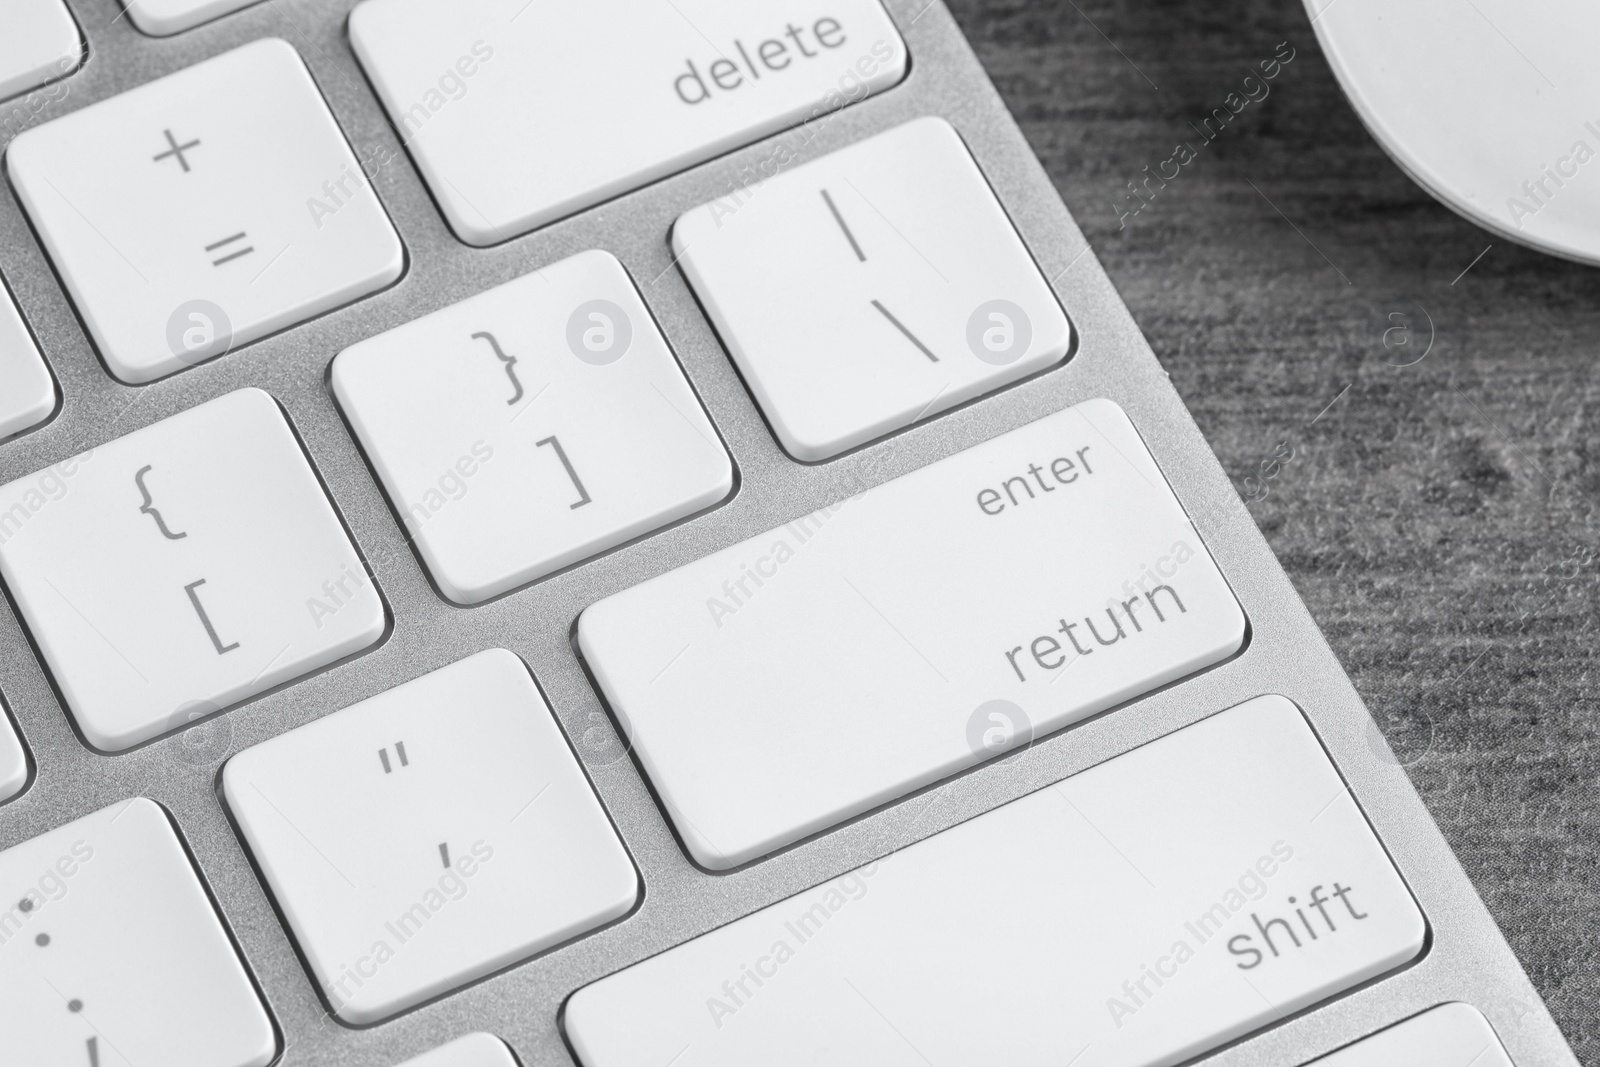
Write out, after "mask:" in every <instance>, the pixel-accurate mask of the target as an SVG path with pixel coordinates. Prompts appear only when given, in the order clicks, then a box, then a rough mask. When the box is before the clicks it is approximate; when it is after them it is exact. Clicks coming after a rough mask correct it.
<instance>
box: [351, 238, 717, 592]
mask: <svg viewBox="0 0 1600 1067" xmlns="http://www.w3.org/2000/svg"><path fill="white" fill-rule="evenodd" d="M333 390H334V395H335V396H337V397H338V400H339V405H340V407H341V408H343V409H344V412H345V415H346V417H347V418H348V419H349V420H350V424H351V426H353V427H354V428H355V431H356V436H357V437H358V438H360V440H361V444H362V446H363V448H365V449H366V452H367V455H368V456H369V457H370V458H371V460H372V464H373V466H374V467H376V468H377V470H378V473H379V476H380V478H381V479H382V481H383V485H384V488H385V489H386V490H388V493H389V499H390V500H391V501H393V502H394V506H395V510H396V511H397V512H399V514H400V517H401V520H402V521H403V522H404V524H405V526H406V530H407V532H408V533H410V534H411V536H412V537H413V538H415V540H416V544H417V547H418V548H419V549H420V550H421V552H422V556H423V559H424V560H426V561H427V564H428V571H429V573H431V574H432V575H433V578H434V581H436V582H437V583H438V584H439V587H440V589H441V590H443V592H444V594H445V596H447V597H449V598H450V599H451V600H453V601H455V602H456V603H458V604H475V603H479V602H481V601H483V600H486V599H488V598H489V597H492V596H495V595H497V594H499V593H503V592H505V591H506V590H508V589H512V588H514V587H516V586H518V585H521V584H523V583H525V582H529V581H532V580H533V579H535V578H538V577H541V576H543V575H546V574H549V573H550V572H551V571H555V570H559V569H560V568H562V567H565V566H567V565H568V564H570V563H575V562H577V561H578V560H581V559H584V558H586V557H589V556H592V555H594V554H595V553H597V552H602V551H604V550H606V549H608V548H612V547H614V546H616V545H619V544H621V543H623V542H624V541H627V540H629V539H630V538H633V537H637V536H639V535H640V534H643V533H647V532H649V531H650V530H654V529H658V528H660V527H662V526H664V525H666V524H668V523H670V522H674V521H676V520H678V519H681V518H683V517H684V516H686V515H691V514H693V513H694V512H696V511H699V510H701V509H703V508H706V507H709V506H710V505H712V504H714V503H716V502H717V501H719V500H721V499H723V498H724V497H726V496H727V495H728V493H729V492H731V491H732V489H733V465H732V463H731V462H730V461H729V459H728V455H727V452H726V451H724V449H723V447H722V445H721V444H720V443H719V442H718V440H717V433H716V430H715V429H713V428H712V426H711V422H710V420H709V419H707V418H706V415H705V413H704V411H702V410H701V408H700V403H699V401H698V400H697V399H696V398H695V395H694V393H693V391H691V390H690V388H689V384H688V382H686V381H685V380H684V377H683V372H682V371H681V370H679V369H678V364H677V362H676V361H675V360H674V359H673V358H672V352H671V351H670V350H669V349H668V348H667V343H666V341H665V339H663V338H662V336H661V333H660V331H659V330H657V328H656V325H655V322H654V320H653V319H651V317H650V313H649V312H648V311H647V310H646V309H645V306H644V303H643V301H641V300H640V299H639V294H638V292H637V291H636V290H635V289H634V287H633V283H632V282H631V281H629V280H628V275H627V272H626V271H624V270H623V269H622V264H621V263H618V262H617V260H616V257H614V256H612V255H611V254H610V253H608V252H581V253H579V254H578V255H576V256H573V257H571V258H570V259H565V260H562V261H561V262H559V263H556V264H554V265H553V266H549V267H545V268H544V269H543V270H540V271H537V272H535V273H533V274H528V275H525V276H523V277H521V278H518V279H517V280H516V281H512V282H507V283H506V284H505V285H501V286H498V287H497V288H494V289H491V290H489V291H488V292H486V293H481V294H479V295H478V296H475V297H473V298H471V299H470V300H464V301H462V302H461V303H459V304H455V305H453V306H451V307H448V308H445V309H443V310H441V311H436V312H434V313H433V314H431V315H428V316H426V317H424V318H421V319H418V320H417V321H415V322H412V323H408V324H406V325H405V326H401V327H398V328H397V329H394V330H390V331H389V332H388V333H385V334H382V335H380V336H378V337H374V338H372V339H370V340H367V341H363V342H361V343H360V344H357V345H354V346H352V347H351V348H348V349H346V350H345V351H343V352H341V353H340V354H339V356H338V358H337V359H335V360H334V362H333Z"/></svg>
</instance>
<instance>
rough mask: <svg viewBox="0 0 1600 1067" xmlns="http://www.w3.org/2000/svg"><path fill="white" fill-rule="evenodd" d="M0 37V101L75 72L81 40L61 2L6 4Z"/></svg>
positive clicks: (14, 1) (38, 0)
mask: <svg viewBox="0 0 1600 1067" xmlns="http://www.w3.org/2000/svg"><path fill="white" fill-rule="evenodd" d="M3 18H4V19H5V33H4V34H0V99H4V98H6V97H8V96H15V95H16V94H17V93H25V92H27V91H28V90H29V89H32V88H34V87H35V86H39V85H43V84H44V83H45V82H47V81H49V80H50V79H52V78H59V77H62V76H63V75H66V74H70V73H72V72H73V71H75V70H77V69H78V65H79V64H80V63H82V62H83V40H82V39H81V38H80V37H79V36H78V26H77V23H75V22H73V21H72V14H71V13H70V12H69V11H67V5H66V4H64V3H62V2H61V0H9V2H8V3H7V4H6V5H5V8H4V14H3Z"/></svg>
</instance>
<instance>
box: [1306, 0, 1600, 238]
mask: <svg viewBox="0 0 1600 1067" xmlns="http://www.w3.org/2000/svg"><path fill="white" fill-rule="evenodd" d="M1305 6H1306V10H1307V12H1308V13H1309V14H1310V15H1311V23H1312V25H1313V26H1314V27H1315V28H1316V31H1317V38H1318V40H1320V41H1321V43H1322V49H1323V51H1324V53H1326V55H1327V57H1328V62H1329V64H1330V65H1331V66H1332V67H1333V70H1334V73H1335V74H1336V75H1337V76H1338V78H1339V81H1340V83H1341V84H1342V85H1343V86H1344V90H1345V92H1346V93H1347V94H1348V95H1349V97H1350V101H1351V103H1352V104H1354V105H1355V109H1356V113H1357V114H1359V115H1360V116H1361V121H1362V122H1364V123H1366V126H1367V129H1369V130H1371V131H1372V135H1373V136H1374V137H1376V138H1377V140H1378V143H1379V144H1380V145H1382V146H1383V148H1384V150H1385V151H1386V152H1388V153H1389V155H1391V156H1392V157H1394V160H1395V162H1397V163H1399V164H1400V166H1401V167H1402V168H1403V169H1404V170H1405V172H1406V173H1407V174H1409V175H1410V176H1411V177H1412V179H1413V180H1415V181H1416V182H1417V183H1418V184H1419V185H1421V186H1422V187H1423V188H1424V189H1426V190H1427V191H1428V192H1430V193H1432V194H1433V195H1434V196H1435V197H1437V198H1438V199H1439V200H1440V201H1441V202H1443V203H1444V204H1445V205H1446V206H1447V207H1449V208H1451V209H1452V210H1454V211H1456V212H1458V213H1460V214H1461V215H1463V216H1464V217H1466V218H1467V219H1469V220H1471V221H1472V222H1475V223H1477V224H1478V225H1480V226H1483V227H1485V228H1486V229H1489V230H1492V231H1494V232H1495V233H1497V234H1500V235H1501V236H1503V237H1505V238H1507V239H1509V240H1512V241H1516V242H1518V243H1519V244H1525V245H1528V246H1529V247H1532V248H1537V249H1539V250H1540V251H1543V252H1549V253H1552V254H1554V255H1558V256H1564V257H1566V258H1568V259H1574V260H1577V261H1578V262H1580V263H1589V264H1593V265H1597V266H1600V4H1596V3H1595V2H1594V0H1399V2H1396V0H1305Z"/></svg>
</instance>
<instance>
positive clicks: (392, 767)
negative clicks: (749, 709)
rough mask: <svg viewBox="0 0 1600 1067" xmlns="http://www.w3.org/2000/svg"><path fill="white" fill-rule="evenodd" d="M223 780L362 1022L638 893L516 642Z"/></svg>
mask: <svg viewBox="0 0 1600 1067" xmlns="http://www.w3.org/2000/svg"><path fill="white" fill-rule="evenodd" d="M222 784H223V792H224V794H225V796H226V798H227V802H228V807H229V809H230V810H231V811H232V812H233V814H234V817H235V818H236V819H237V820H238V823H239V827H240V829H241V831H242V832H243V833H244V837H245V840H246V841H247V842H248V843H249V846H250V851H251V853H252V855H254V856H255V859H256V862H257V863H258V864H259V865H260V867H261V870H262V872H263V874H265V876H266V880H267V884H268V885H269V886H271V888H272V894H273V897H274V898H275V899H276V900H277V902H278V906H279V907H280V908H281V909H282V910H283V913H284V915H285V916H286V917H287V919H288V921H289V926H290V927H291V929H292V930H293V931H294V935H295V939H296V940H297V941H298V942H299V945H300V949H301V951H302V952H303V953H304V954H305V957H306V959H307V961H308V962H309V963H310V965H311V969H312V971H313V973H314V974H315V977H316V980H317V983H318V985H320V986H321V987H322V990H323V993H324V994H325V995H326V997H327V998H328V1001H329V1003H330V1004H332V1005H333V1008H334V1011H335V1013H336V1014H337V1015H338V1016H339V1018H341V1019H343V1020H344V1021H345V1022H348V1023H352V1024H356V1025H361V1024H366V1023H372V1022H376V1021H377V1020H379V1019H383V1018H386V1017H388V1016H390V1015H393V1014H395V1013H396V1012H400V1011H404V1010H405V1009H407V1008H410V1007H413V1006H415V1005H417V1004H420V1003H422V1002H423V1001H425V1000H428V999H429V998H431V997H435V996H438V995H440V994H442V993H446V992H449V991H450V990H452V989H455V988H457V987H459V986H461V985H464V984H465V983H467V982H470V981H472V980H474V979H476V978H480V977H482V976H484V975H486V974H490V973H492V972H494V971H497V970H499V969H501V968H502V967H505V966H507V965H509V964H512V963H515V962H516V961H518V960H521V959H524V958H526V957H528V956H531V955H533V954H535V953H537V952H541V951H543V950H545V949H547V948H551V947H553V946H555V945H558V944H560V943H561V942H563V941H566V940H568V939H570V938H572V937H575V936H577V935H579V934H581V933H584V932H586V931H588V930H591V929H594V928H595V927H597V926H600V925H603V924H604V923H607V922H610V921H611V920H613V919H616V918H618V917H620V916H622V915H624V914H626V913H627V912H628V911H629V910H630V909H631V908H632V907H633V905H634V903H635V902H636V901H637V900H638V895H639V881H638V877H637V875H636V874H635V872H634V869H633V864H632V861H631V860H630V859H629V858H628V854H627V853H626V852H625V851H624V850H623V848H622V843H621V842H620V841H619V840H618V839H617V835H616V831H615V830H613V829H612V827H611V823H610V821H609V820H608V819H607V817H606V813H605V811H604V810H603V809H602V808H601V807H600V802H599V800H597V799H596V797H595V795H594V791H593V790H592V789H590V787H589V781H588V779H587V778H585V777H584V774H583V771H582V769H581V768H580V767H579V766H578V761H577V759H576V757H574V756H573V754H572V750H571V749H570V748H569V747H568V746H567V742H566V739H565V737H564V736H563V735H562V733H561V730H560V728H559V727H557V725H556V722H555V719H554V717H553V716H552V715H551V714H550V711H549V709H548V707H546V705H545V703H544V700H543V699H542V698H541V697H540V696H539V691H538V690H537V689H535V688H534V685H533V679H532V678H531V677H530V676H529V674H528V669H527V668H526V667H525V666H523V664H522V661H521V660H519V659H517V657H516V656H514V655H512V654H511V653H510V652H507V651H505V650H504V649H491V650H489V651H487V652H480V653H478V654H477V655H475V656H471V657H469V658H467V659H465V660H461V661H459V662H457V663H454V664H451V665H450V666H448V667H445V668H442V669H440V670H437V671H434V672H433V673H431V674H426V675H423V676H422V677H421V678H418V679H416V680H414V681H411V682H408V683H406V684H405V685H402V686H399V687H397V688H395V689H391V690H389V691H388V692H387V693H383V694H380V695H379V696H376V697H372V698H371V699H369V700H365V701H362V702H361V703H359V704H356V705H354V706H352V707H349V708H346V709H345V710H343V711H341V712H338V713H336V714H334V715H330V716H328V717H327V718H324V719H319V720H317V721H316V722H313V723H310V724H309V725H306V726H302V727H300V728H299V729H297V730H294V731H291V732H290V733H287V734H284V735H283V736H281V737H277V738H274V739H273V740H271V741H267V742H264V743H262V744H260V745H257V746H255V747H254V748H250V749H247V750H245V751H244V752H242V753H240V754H239V755H237V756H235V757H234V758H233V759H232V760H230V761H229V762H228V764H227V767H226V768H225V770H224V772H223V777H222Z"/></svg>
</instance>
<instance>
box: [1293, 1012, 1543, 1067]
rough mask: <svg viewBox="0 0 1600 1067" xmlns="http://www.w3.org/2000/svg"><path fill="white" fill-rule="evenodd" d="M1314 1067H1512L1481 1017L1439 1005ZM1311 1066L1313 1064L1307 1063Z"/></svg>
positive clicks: (1379, 1032) (1504, 1051)
mask: <svg viewBox="0 0 1600 1067" xmlns="http://www.w3.org/2000/svg"><path fill="white" fill-rule="evenodd" d="M1315 1065H1316V1067H1512V1064H1511V1057H1509V1056H1507V1055H1506V1050H1505V1046H1503V1045H1501V1044H1500V1039H1499V1038H1498V1037H1496V1036H1495V1032H1494V1028H1493V1027H1491V1026H1490V1025H1489V1020H1487V1019H1485V1018H1484V1017H1483V1014H1482V1013H1481V1012H1479V1011H1478V1009H1477V1008H1474V1007H1472V1006H1470V1005H1467V1004H1441V1005H1440V1006H1439V1007H1437V1008H1433V1009H1430V1010H1428V1011H1425V1012H1423V1013H1422V1014H1421V1015H1413V1016H1412V1017H1411V1018H1409V1019H1407V1020H1406V1021H1405V1022H1403V1023H1397V1024H1396V1025H1394V1026H1391V1027H1389V1028H1388V1029H1387V1030H1380V1031H1378V1032H1377V1033H1376V1034H1373V1035H1372V1036H1371V1037H1369V1038H1365V1039H1363V1040H1361V1041H1357V1042H1356V1043H1355V1044H1353V1045H1349V1046H1347V1047H1345V1048H1342V1049H1340V1050H1339V1051H1338V1052H1335V1053H1334V1054H1333V1055H1331V1056H1324V1057H1323V1058H1322V1059H1320V1060H1316V1061H1315ZM1308 1067H1309V1065H1308Z"/></svg>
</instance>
